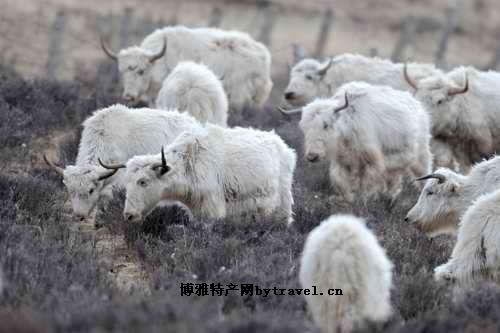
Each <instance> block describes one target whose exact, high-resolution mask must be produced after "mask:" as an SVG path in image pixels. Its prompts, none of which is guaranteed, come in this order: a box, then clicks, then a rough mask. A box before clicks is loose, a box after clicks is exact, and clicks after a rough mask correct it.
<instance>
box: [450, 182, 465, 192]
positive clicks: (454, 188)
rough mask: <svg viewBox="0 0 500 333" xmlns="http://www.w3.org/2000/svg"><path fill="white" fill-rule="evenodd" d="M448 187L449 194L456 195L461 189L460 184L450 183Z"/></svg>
mask: <svg viewBox="0 0 500 333" xmlns="http://www.w3.org/2000/svg"><path fill="white" fill-rule="evenodd" d="M448 186H449V189H450V192H451V193H458V192H460V190H461V189H462V187H461V186H460V184H458V183H455V182H451V183H450V184H449V185H448Z"/></svg>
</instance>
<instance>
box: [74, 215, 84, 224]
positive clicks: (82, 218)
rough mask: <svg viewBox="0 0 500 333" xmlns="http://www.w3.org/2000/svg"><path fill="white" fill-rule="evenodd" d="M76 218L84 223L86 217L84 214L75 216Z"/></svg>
mask: <svg viewBox="0 0 500 333" xmlns="http://www.w3.org/2000/svg"><path fill="white" fill-rule="evenodd" d="M75 218H76V219H77V221H80V222H83V221H85V219H86V216H85V215H83V214H75Z"/></svg>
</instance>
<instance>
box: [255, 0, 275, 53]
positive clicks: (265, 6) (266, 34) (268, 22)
mask: <svg viewBox="0 0 500 333" xmlns="http://www.w3.org/2000/svg"><path fill="white" fill-rule="evenodd" d="M257 15H258V16H262V17H263V24H262V29H261V30H260V34H259V36H258V40H259V41H261V42H262V43H264V44H265V45H267V47H270V46H271V41H272V34H273V29H274V24H275V23H276V20H277V17H276V16H274V13H273V8H272V5H271V2H269V1H266V0H263V1H258V2H257Z"/></svg>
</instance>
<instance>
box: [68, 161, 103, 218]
mask: <svg viewBox="0 0 500 333" xmlns="http://www.w3.org/2000/svg"><path fill="white" fill-rule="evenodd" d="M109 173H110V171H109V170H106V169H104V168H101V167H99V166H94V165H87V166H67V167H66V168H65V169H64V179H63V183H64V185H65V186H66V188H67V190H68V193H69V196H70V198H71V206H72V208H73V214H74V215H75V216H76V218H77V219H79V220H80V221H83V220H84V219H86V218H87V217H88V216H89V215H90V214H91V213H92V211H93V210H94V208H95V206H96V205H97V202H98V200H99V198H100V197H101V194H103V189H104V187H105V186H104V185H105V184H104V180H100V178H102V177H105V176H106V175H108V174H109Z"/></svg>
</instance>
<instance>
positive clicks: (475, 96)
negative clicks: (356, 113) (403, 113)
mask: <svg viewBox="0 0 500 333" xmlns="http://www.w3.org/2000/svg"><path fill="white" fill-rule="evenodd" d="M411 76H412V74H411V70H409V72H408V73H406V75H405V77H406V78H407V80H408V82H409V84H412V85H413V86H414V87H415V89H416V94H415V97H416V98H417V99H418V100H420V101H421V102H422V104H423V105H424V106H425V107H426V108H427V110H428V111H429V112H430V114H431V118H432V135H433V136H434V137H436V138H439V139H441V140H443V141H445V142H446V143H447V144H448V145H449V146H450V147H451V149H452V150H453V153H454V154H455V156H457V158H458V160H459V162H460V164H461V165H462V166H464V167H465V168H464V171H465V172H467V171H468V170H469V168H470V166H471V165H472V164H473V163H474V162H478V161H481V160H482V159H483V158H484V157H488V156H491V155H492V154H494V153H495V152H496V150H497V148H498V147H500V116H499V114H500V92H499V91H498V86H500V73H497V72H493V71H488V72H481V71H478V70H476V69H474V68H472V67H459V68H456V69H454V70H453V71H451V72H449V73H447V74H443V73H438V74H436V75H433V76H430V77H427V78H425V79H422V80H419V81H418V82H417V80H413V79H412V78H411Z"/></svg>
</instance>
